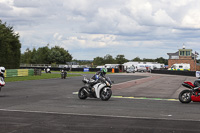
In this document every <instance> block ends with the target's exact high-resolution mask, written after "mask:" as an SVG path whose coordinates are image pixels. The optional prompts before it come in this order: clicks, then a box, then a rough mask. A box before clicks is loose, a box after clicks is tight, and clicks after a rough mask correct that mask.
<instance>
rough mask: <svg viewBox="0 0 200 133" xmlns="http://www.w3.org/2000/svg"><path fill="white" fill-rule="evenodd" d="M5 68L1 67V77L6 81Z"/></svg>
mask: <svg viewBox="0 0 200 133" xmlns="http://www.w3.org/2000/svg"><path fill="white" fill-rule="evenodd" d="M5 70H6V69H5V67H0V77H3V79H4V73H5Z"/></svg>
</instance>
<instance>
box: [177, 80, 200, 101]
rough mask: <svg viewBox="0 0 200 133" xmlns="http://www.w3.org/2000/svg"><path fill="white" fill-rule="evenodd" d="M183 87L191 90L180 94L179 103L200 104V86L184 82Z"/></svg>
mask: <svg viewBox="0 0 200 133" xmlns="http://www.w3.org/2000/svg"><path fill="white" fill-rule="evenodd" d="M182 85H183V86H184V87H186V88H189V90H183V91H181V92H180V94H179V101H180V102H181V103H190V102H191V101H193V102H200V86H197V85H195V83H194V84H193V83H191V82H188V81H187V82H183V83H182Z"/></svg>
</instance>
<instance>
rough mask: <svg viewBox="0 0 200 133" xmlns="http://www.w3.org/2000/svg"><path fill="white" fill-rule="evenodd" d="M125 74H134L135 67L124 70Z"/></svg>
mask: <svg viewBox="0 0 200 133" xmlns="http://www.w3.org/2000/svg"><path fill="white" fill-rule="evenodd" d="M126 72H127V73H135V67H134V66H131V67H128V68H127V69H126Z"/></svg>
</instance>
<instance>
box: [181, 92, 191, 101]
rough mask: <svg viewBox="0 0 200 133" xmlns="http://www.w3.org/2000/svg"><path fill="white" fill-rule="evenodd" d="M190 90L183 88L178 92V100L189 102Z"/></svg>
mask: <svg viewBox="0 0 200 133" xmlns="http://www.w3.org/2000/svg"><path fill="white" fill-rule="evenodd" d="M191 93H192V92H191V91H190V90H183V91H181V92H180V94H179V101H180V102H181V103H190V102H191V95H192V94H191Z"/></svg>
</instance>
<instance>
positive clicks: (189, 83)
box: [182, 82, 195, 89]
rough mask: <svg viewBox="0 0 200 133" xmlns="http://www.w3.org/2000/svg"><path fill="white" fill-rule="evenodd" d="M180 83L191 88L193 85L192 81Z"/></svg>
mask: <svg viewBox="0 0 200 133" xmlns="http://www.w3.org/2000/svg"><path fill="white" fill-rule="evenodd" d="M182 85H183V86H184V87H186V88H189V89H192V88H194V87H195V86H194V85H193V83H192V82H183V83H182Z"/></svg>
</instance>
